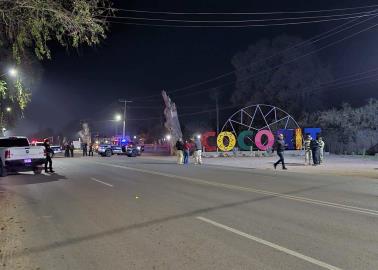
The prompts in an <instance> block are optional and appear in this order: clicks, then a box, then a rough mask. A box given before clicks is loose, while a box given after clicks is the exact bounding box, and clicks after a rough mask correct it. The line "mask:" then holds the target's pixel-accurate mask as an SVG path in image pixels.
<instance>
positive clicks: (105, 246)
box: [0, 156, 378, 270]
mask: <svg viewBox="0 0 378 270" xmlns="http://www.w3.org/2000/svg"><path fill="white" fill-rule="evenodd" d="M54 165H55V170H56V171H57V173H56V174H53V175H41V176H34V175H31V174H30V175H28V174H27V175H13V176H9V177H6V178H3V179H1V180H0V190H1V189H2V190H3V191H6V192H10V193H12V194H13V195H14V197H15V198H17V199H18V200H19V201H20V204H21V207H18V210H17V211H19V212H20V213H19V214H20V216H21V217H22V222H23V226H24V228H25V231H26V232H25V236H24V238H23V246H24V247H25V248H23V249H21V250H17V251H15V252H13V253H12V257H13V258H28V260H25V261H28V263H30V266H33V269H41V270H42V269H46V270H61V269H74V270H76V269H91V270H92V269H93V270H95V269H101V270H104V269H190V270H193V269H217V270H220V269H225V270H230V269H287V270H296V269H306V270H311V269H353V270H356V269H364V270H365V269H373V270H376V269H378V226H377V221H378V181H376V180H372V179H363V178H361V179H358V178H355V177H354V178H347V177H335V176H324V175H322V176H317V175H309V174H299V173H290V171H288V172H284V171H279V170H277V171H273V170H253V169H236V168H235V169H233V168H225V167H215V166H206V165H205V166H194V165H190V166H178V165H176V164H171V163H168V162H164V161H158V160H153V159H147V158H143V157H138V158H127V157H117V156H115V157H111V158H100V157H94V158H74V159H64V158H56V159H54Z"/></svg>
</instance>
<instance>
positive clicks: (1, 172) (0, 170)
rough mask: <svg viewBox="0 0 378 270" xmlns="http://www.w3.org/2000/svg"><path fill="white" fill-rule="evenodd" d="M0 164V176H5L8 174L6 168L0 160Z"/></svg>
mask: <svg viewBox="0 0 378 270" xmlns="http://www.w3.org/2000/svg"><path fill="white" fill-rule="evenodd" d="M0 162H1V166H0V177H5V176H7V175H8V172H7V169H6V168H5V167H4V165H3V162H2V161H1V160H0Z"/></svg>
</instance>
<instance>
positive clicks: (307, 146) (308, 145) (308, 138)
mask: <svg viewBox="0 0 378 270" xmlns="http://www.w3.org/2000/svg"><path fill="white" fill-rule="evenodd" d="M311 141H312V137H311V135H310V134H309V133H307V134H306V139H305V140H304V150H305V165H307V164H308V165H311V160H312V151H311Z"/></svg>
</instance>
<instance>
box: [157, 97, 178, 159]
mask: <svg viewBox="0 0 378 270" xmlns="http://www.w3.org/2000/svg"><path fill="white" fill-rule="evenodd" d="M162 96H163V99H164V103H165V109H164V115H165V123H164V126H165V128H166V129H167V131H168V132H169V135H170V136H171V139H170V144H171V154H173V152H174V149H175V148H174V146H175V144H176V141H177V140H178V139H180V138H182V132H181V127H180V121H179V119H178V115H177V108H176V104H175V103H174V102H172V100H171V99H170V97H169V96H168V95H167V93H166V92H165V91H162Z"/></svg>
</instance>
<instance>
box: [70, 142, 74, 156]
mask: <svg viewBox="0 0 378 270" xmlns="http://www.w3.org/2000/svg"><path fill="white" fill-rule="evenodd" d="M74 150H75V146H74V143H73V142H71V144H70V153H71V157H73V156H74Z"/></svg>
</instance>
